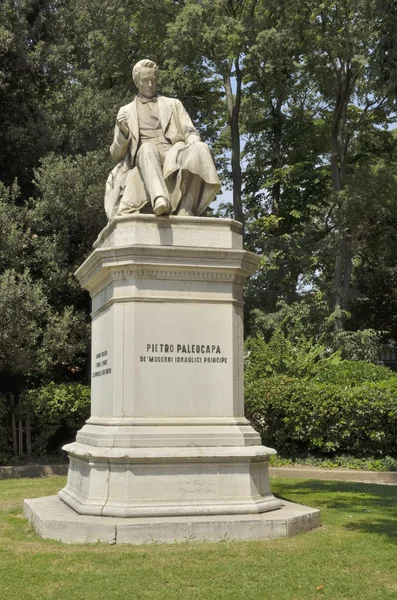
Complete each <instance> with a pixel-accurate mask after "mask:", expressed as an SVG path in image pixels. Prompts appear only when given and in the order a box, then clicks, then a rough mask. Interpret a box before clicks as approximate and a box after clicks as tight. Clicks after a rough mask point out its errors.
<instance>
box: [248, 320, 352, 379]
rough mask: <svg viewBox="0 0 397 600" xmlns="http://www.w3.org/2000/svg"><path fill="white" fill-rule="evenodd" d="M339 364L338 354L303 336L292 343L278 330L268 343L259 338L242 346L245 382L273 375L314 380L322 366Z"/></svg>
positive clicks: (250, 339)
mask: <svg viewBox="0 0 397 600" xmlns="http://www.w3.org/2000/svg"><path fill="white" fill-rule="evenodd" d="M340 362H341V358H340V356H339V354H338V353H334V354H329V353H328V351H327V349H326V348H325V346H324V345H323V344H322V343H321V342H314V341H313V340H311V339H307V338H305V337H303V336H301V337H300V338H299V339H297V340H296V341H292V340H290V339H289V338H288V337H287V336H286V335H285V334H284V333H283V332H282V331H281V329H276V331H275V332H274V333H273V335H272V336H271V338H270V340H269V342H266V341H265V340H264V339H263V338H262V337H259V336H258V337H255V338H249V339H248V340H247V341H246V343H245V380H246V381H256V380H258V379H262V378H263V377H271V376H273V375H288V376H290V377H314V375H315V374H316V373H317V372H318V371H319V370H320V369H321V368H322V367H323V365H328V364H332V365H335V366H336V365H338V364H339V363H340Z"/></svg>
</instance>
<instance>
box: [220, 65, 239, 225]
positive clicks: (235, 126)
mask: <svg viewBox="0 0 397 600" xmlns="http://www.w3.org/2000/svg"><path fill="white" fill-rule="evenodd" d="M235 78H236V96H235V98H234V97H233V91H232V86H231V74H230V72H229V73H227V74H225V75H224V77H223V83H224V87H225V94H226V106H227V113H228V120H229V127H230V134H231V138H232V181H233V208H234V218H235V219H236V221H239V222H240V223H242V224H243V225H244V214H243V205H242V199H241V188H242V173H241V162H240V124H239V119H240V103H241V84H242V74H241V71H240V66H239V62H238V59H236V61H235Z"/></svg>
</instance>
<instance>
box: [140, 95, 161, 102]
mask: <svg viewBox="0 0 397 600" xmlns="http://www.w3.org/2000/svg"><path fill="white" fill-rule="evenodd" d="M139 100H140V101H141V102H142V104H147V103H148V102H157V96H152V97H151V98H146V97H145V96H139Z"/></svg>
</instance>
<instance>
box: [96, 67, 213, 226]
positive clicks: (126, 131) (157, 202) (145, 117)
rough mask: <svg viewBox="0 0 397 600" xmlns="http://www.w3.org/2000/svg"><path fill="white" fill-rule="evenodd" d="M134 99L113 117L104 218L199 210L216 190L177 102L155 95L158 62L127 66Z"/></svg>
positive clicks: (203, 151) (209, 165) (205, 152)
mask: <svg viewBox="0 0 397 600" xmlns="http://www.w3.org/2000/svg"><path fill="white" fill-rule="evenodd" d="M132 76H133V80H134V83H135V84H136V86H137V88H138V95H137V96H136V98H135V99H134V100H133V101H132V102H130V103H129V104H126V105H125V106H122V107H121V108H120V110H119V112H118V114H117V117H116V126H115V129H114V139H113V144H112V145H111V147H110V153H111V155H112V157H113V159H114V161H115V162H116V163H117V164H116V166H115V168H114V169H113V170H112V172H111V173H110V175H109V177H108V180H107V183H106V194H105V211H106V215H107V217H108V219H109V220H110V219H112V218H113V217H114V216H116V215H121V214H128V213H130V214H131V213H139V212H144V213H153V212H154V214H155V215H156V216H161V215H168V214H177V215H181V216H200V215H203V214H204V213H205V211H206V209H207V207H208V205H209V204H210V202H211V201H212V200H213V199H214V198H215V196H216V194H217V193H218V191H219V189H220V181H219V177H218V174H217V172H216V168H215V165H214V161H213V159H212V156H211V153H210V150H209V148H208V146H207V145H206V144H205V143H203V142H202V141H201V139H200V136H199V134H198V132H197V130H196V128H195V127H194V125H193V123H192V121H191V119H190V117H189V115H188V114H187V112H186V110H185V109H184V107H183V105H182V103H181V102H180V101H179V100H176V99H175V98H167V97H165V96H160V95H157V77H158V67H157V65H156V64H155V63H154V62H153V61H151V60H141V61H139V62H138V63H137V64H136V65H135V66H134V68H133V70H132Z"/></svg>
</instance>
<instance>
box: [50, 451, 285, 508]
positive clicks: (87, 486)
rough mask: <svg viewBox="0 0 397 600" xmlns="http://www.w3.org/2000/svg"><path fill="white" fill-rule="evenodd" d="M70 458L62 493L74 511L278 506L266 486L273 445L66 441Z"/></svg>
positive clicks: (276, 500)
mask: <svg viewBox="0 0 397 600" xmlns="http://www.w3.org/2000/svg"><path fill="white" fill-rule="evenodd" d="M65 450H67V452H68V454H69V459H70V465H69V473H68V481H67V484H66V486H65V488H64V489H63V490H61V491H60V492H59V497H60V498H61V500H63V501H64V502H65V503H66V504H67V505H68V506H70V507H71V508H72V509H73V510H75V511H76V512H78V513H79V514H85V515H94V516H108V517H129V518H133V519H135V518H137V517H138V518H139V517H155V518H156V517H179V516H207V515H228V516H232V515H244V514H258V513H263V512H267V511H269V510H275V509H278V508H280V507H281V501H280V500H278V499H277V498H275V497H274V496H273V495H272V493H271V490H270V482H269V474H268V461H269V456H270V455H271V454H275V451H274V450H273V449H272V448H266V447H264V446H246V447H193V448H189V447H187V448H186V447H185V448H183V447H168V448H104V447H99V448H95V447H93V446H86V445H84V444H81V443H78V442H75V443H73V444H69V445H68V446H66V447H65Z"/></svg>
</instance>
